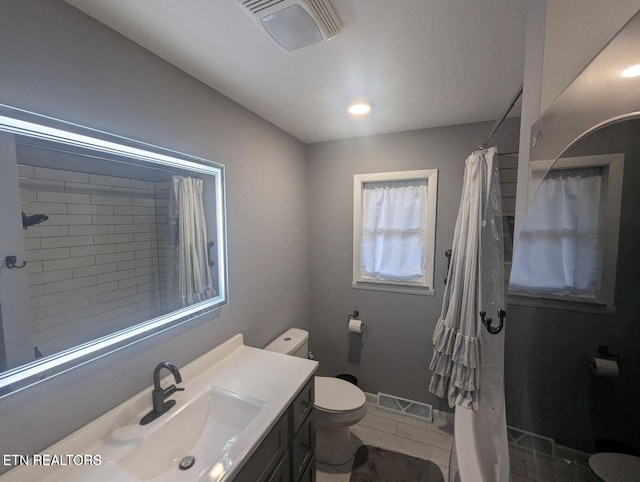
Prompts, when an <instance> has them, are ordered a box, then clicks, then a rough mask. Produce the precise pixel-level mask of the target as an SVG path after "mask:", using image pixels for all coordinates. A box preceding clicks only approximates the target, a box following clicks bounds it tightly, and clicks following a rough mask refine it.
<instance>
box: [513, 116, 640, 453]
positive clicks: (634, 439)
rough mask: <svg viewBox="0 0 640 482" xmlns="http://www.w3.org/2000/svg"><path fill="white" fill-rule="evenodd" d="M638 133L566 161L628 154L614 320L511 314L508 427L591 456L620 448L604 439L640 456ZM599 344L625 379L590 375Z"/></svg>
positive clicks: (575, 152)
mask: <svg viewBox="0 0 640 482" xmlns="http://www.w3.org/2000/svg"><path fill="white" fill-rule="evenodd" d="M639 129H640V120H633V121H627V122H621V123H618V124H613V125H611V126H608V127H605V128H602V129H601V130H599V131H597V132H596V133H595V134H592V135H590V136H588V137H587V138H586V139H584V140H582V141H580V142H579V143H577V144H576V146H574V147H572V148H571V149H570V150H569V151H568V152H567V153H566V154H565V155H566V156H567V157H572V156H581V155H598V154H610V153H618V152H624V155H625V158H624V178H623V184H622V208H621V213H620V233H619V238H618V260H617V268H616V288H615V289H616V292H615V306H616V311H615V314H609V315H603V314H594V313H580V312H576V311H565V310H559V309H551V308H542V307H540V308H533V307H528V306H519V305H513V304H509V307H508V312H509V319H508V320H509V321H508V324H507V329H506V343H505V393H506V403H507V423H508V424H509V425H513V426H515V427H518V428H522V429H524V430H527V431H530V432H534V433H537V434H540V435H544V436H546V437H551V438H553V439H554V440H555V441H556V443H557V444H560V445H563V446H567V447H571V448H575V449H578V450H582V451H585V452H589V453H591V452H595V451H603V450H605V451H607V450H609V451H610V450H612V449H616V447H613V446H603V445H602V444H601V443H600V442H599V441H601V440H605V439H606V440H610V441H613V442H615V443H616V444H618V448H617V449H623V448H625V447H626V448H628V449H633V450H634V451H635V452H637V453H640V437H638V434H639V433H640V412H639V411H638V406H640V349H638V346H639V340H640V305H639V304H638V298H639V297H640V256H638V253H637V251H638V245H639V244H640V217H639V216H638V212H639V206H640V190H638V181H640V147H639V143H638V142H637V141H634V139H637V136H638V134H637V133H638V130H639ZM621 140H625V141H623V142H622V141H621ZM524 223H525V224H526V220H525V221H524ZM516 249H518V247H517V245H516ZM599 345H607V346H608V347H609V351H610V352H611V353H613V354H616V355H619V356H620V377H619V378H604V377H595V376H593V375H592V374H591V372H590V368H589V359H590V358H591V357H593V356H596V355H597V352H598V346H599ZM617 449H616V450H617Z"/></svg>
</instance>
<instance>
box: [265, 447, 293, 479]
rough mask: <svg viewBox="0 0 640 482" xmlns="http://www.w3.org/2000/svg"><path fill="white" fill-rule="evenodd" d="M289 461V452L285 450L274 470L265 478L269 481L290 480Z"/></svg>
mask: <svg viewBox="0 0 640 482" xmlns="http://www.w3.org/2000/svg"><path fill="white" fill-rule="evenodd" d="M290 463H291V462H290V459H289V452H286V453H285V454H284V457H282V460H280V463H279V464H278V467H277V468H276V470H274V471H273V473H272V474H271V476H270V477H269V478H268V479H267V480H268V481H269V482H291V470H290V469H289V466H290Z"/></svg>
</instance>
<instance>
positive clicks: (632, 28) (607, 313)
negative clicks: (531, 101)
mask: <svg viewBox="0 0 640 482" xmlns="http://www.w3.org/2000/svg"><path fill="white" fill-rule="evenodd" d="M638 64H640V13H638V14H636V15H635V17H634V18H632V19H631V20H630V21H629V23H628V24H627V25H626V26H625V27H624V28H623V29H622V30H621V31H620V32H619V33H618V34H617V35H616V36H615V37H614V38H613V40H612V41H611V42H610V43H609V44H608V45H607V46H606V47H605V48H604V49H603V50H602V52H600V54H598V56H597V57H596V58H595V59H594V60H593V61H592V62H591V63H590V64H589V65H588V66H587V67H586V68H585V70H584V71H583V72H582V73H581V74H580V75H579V76H578V77H577V78H576V79H575V80H574V81H573V82H572V83H571V84H570V85H569V87H568V88H567V89H566V90H565V91H564V92H563V93H562V94H561V95H560V96H559V97H558V98H557V99H556V100H555V101H554V102H553V103H552V104H551V105H550V107H549V108H548V109H547V110H546V111H545V113H544V114H543V115H542V116H541V117H540V119H539V120H538V121H537V122H536V123H535V124H534V126H533V128H532V137H531V144H532V150H531V161H530V182H531V184H530V192H533V193H535V195H534V196H532V197H531V202H530V204H529V208H528V212H527V216H526V218H525V220H524V222H523V223H522V230H521V232H520V236H519V238H518V241H517V244H516V250H515V253H514V262H513V268H512V271H511V279H510V287H509V305H510V306H509V312H510V315H511V316H510V320H511V323H510V325H509V327H508V328H507V332H508V340H507V345H506V354H505V356H506V372H505V384H506V387H507V389H506V399H507V412H508V420H509V425H510V426H511V427H510V430H511V432H512V433H511V434H510V435H511V436H512V437H513V440H514V443H513V445H512V447H511V458H512V466H514V465H517V464H522V465H523V466H526V469H527V473H528V474H529V476H530V477H531V478H536V480H537V479H538V478H540V479H541V480H542V479H544V480H547V479H548V480H552V479H553V480H556V479H554V477H557V479H558V480H559V479H560V478H563V477H570V478H572V480H573V478H576V480H577V479H578V478H582V477H584V476H586V474H587V472H589V471H592V472H593V470H594V468H593V466H592V464H591V462H590V461H591V460H594V459H591V456H592V454H595V453H600V452H608V453H611V452H612V453H618V454H620V453H622V454H634V455H640V445H639V439H638V437H637V428H638V426H640V420H639V418H638V415H637V413H638V411H637V405H638V403H640V383H638V381H639V380H640V357H639V353H640V352H639V351H638V349H637V341H638V337H639V336H640V321H639V318H638V315H639V313H640V312H639V309H638V306H639V305H638V299H639V297H640V284H639V283H638V279H639V278H638V273H640V256H638V255H637V247H638V245H639V244H640V217H639V216H638V212H640V211H639V210H640V190H639V189H638V182H639V181H640V76H634V75H630V73H633V72H634V71H638V73H640V68H638ZM634 69H635V70H634ZM532 454H533V456H532ZM563 480H564V479H563Z"/></svg>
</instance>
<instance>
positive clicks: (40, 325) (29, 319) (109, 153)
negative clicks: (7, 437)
mask: <svg viewBox="0 0 640 482" xmlns="http://www.w3.org/2000/svg"><path fill="white" fill-rule="evenodd" d="M0 162H1V163H2V176H1V177H0V192H1V193H2V203H0V225H1V226H2V229H1V230H0V246H1V247H2V252H1V253H0V263H1V265H0V316H1V325H0V326H1V330H0V396H2V395H6V394H7V393H10V392H12V391H14V390H17V389H21V388H24V387H26V386H29V385H30V384H31V383H34V382H35V381H38V380H41V379H43V378H46V377H48V376H52V375H55V374H56V373H59V372H60V371H62V370H67V369H69V368H70V367H73V366H76V365H77V364H79V363H84V362H86V361H87V360H90V359H92V358H94V357H97V356H101V355H104V354H105V353H109V352H110V351H113V350H115V349H118V348H121V347H122V346H125V345H127V344H130V343H133V342H135V341H138V340H140V339H142V338H146V337H148V336H151V335H153V334H155V333H158V332H159V331H163V330H165V329H167V328H170V327H172V326H175V325H177V324H180V323H183V322H185V321H188V320H190V319H193V318H195V317H197V316H198V315H202V314H204V313H206V312H209V311H211V310H214V309H216V308H219V307H221V306H223V305H224V304H226V303H227V299H228V294H227V274H226V273H227V261H226V246H225V244H226V234H225V191H224V166H223V165H222V164H219V163H215V162H212V161H208V160H205V159H200V158H196V157H193V156H189V155H185V154H182V153H178V152H174V151H169V150H167V149H162V148H158V147H155V146H151V145H148V144H143V143H140V142H136V141H132V140H130V139H125V138H122V137H118V136H114V135H109V134H106V133H103V132H98V131H94V130H91V129H88V128H84V127H80V126H77V125H73V124H69V123H65V122H62V121H58V120H54V119H50V118H45V117H42V116H38V115H35V114H32V113H28V112H24V111H21V110H18V109H14V108H11V107H7V106H0Z"/></svg>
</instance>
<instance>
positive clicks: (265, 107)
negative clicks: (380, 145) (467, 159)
mask: <svg viewBox="0 0 640 482" xmlns="http://www.w3.org/2000/svg"><path fill="white" fill-rule="evenodd" d="M66 1H67V2H68V3H69V4H71V5H74V6H75V7H77V8H79V9H80V10H82V11H84V12H85V13H87V14H88V15H90V16H92V17H94V18H96V19H97V20H98V21H100V22H102V23H104V24H106V25H108V26H109V27H111V28H113V29H114V30H116V31H117V32H119V33H121V34H122V35H124V36H125V37H128V38H129V39H131V40H133V41H134V42H136V43H138V44H139V45H141V46H143V47H144V48H146V49H148V50H149V51H151V52H153V53H154V54H156V55H158V56H159V57H161V58H163V59H165V60H166V61H167V62H169V63H171V64H173V65H175V66H176V67H178V68H180V69H181V70H183V71H185V72H186V73H188V74H190V75H191V76H193V77H195V78H197V79H199V80H200V81H202V82H203V83H205V84H207V85H209V86H211V87H212V88H214V89H215V90H217V91H219V92H221V93H222V94H224V95H225V96H227V97H229V98H231V99H233V100H234V101H236V102H237V103H239V104H241V105H243V106H244V107H246V108H247V109H249V110H251V111H253V112H255V113H256V114H257V115H259V116H261V117H263V118H264V119H266V120H268V121H269V122H271V123H273V124H275V125H276V126H278V127H280V128H281V129H283V130H284V131H286V132H288V133H290V134H291V135H293V136H294V137H296V138H298V139H300V140H301V141H303V142H305V143H312V142H320V141H327V140H335V139H341V138H348V137H356V136H362V135H370V134H381V133H388V132H398V131H406V130H413V129H421V128H426V127H439V126H446V125H454V124H462V123H468V122H476V121H485V120H493V119H496V118H497V117H499V116H500V114H501V113H502V112H503V110H504V109H505V107H506V105H507V104H508V102H509V100H510V99H511V98H512V97H513V95H514V94H515V92H516V91H517V89H518V88H519V87H520V85H521V84H522V79H523V69H524V42H525V23H524V6H523V3H524V2H523V1H522V0H331V3H332V5H333V7H334V9H335V11H336V13H337V15H338V17H339V18H340V21H341V22H342V25H343V30H342V32H341V33H339V34H338V35H337V36H335V37H334V38H333V39H331V40H330V41H328V42H321V43H318V44H315V45H311V46H309V47H305V48H302V49H299V50H295V51H292V52H288V51H286V50H284V49H282V48H281V47H280V46H279V45H278V44H276V43H275V42H274V41H273V40H272V39H271V38H270V37H269V36H268V34H267V33H266V31H265V30H264V29H263V28H262V26H261V25H260V24H259V23H258V22H257V21H256V20H255V19H254V17H253V16H251V15H250V14H249V13H248V12H247V11H246V10H245V9H244V7H242V5H241V4H240V2H239V1H238V0H181V1H176V0H135V1H132V0H66ZM361 98H364V99H368V100H369V101H371V102H372V103H373V111H372V113H371V114H370V115H369V116H368V117H367V118H354V117H352V116H350V115H349V114H348V113H347V112H346V108H347V105H348V104H349V103H350V102H352V101H354V100H356V99H361ZM480 141H481V140H479V142H480Z"/></svg>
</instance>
